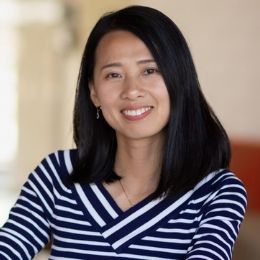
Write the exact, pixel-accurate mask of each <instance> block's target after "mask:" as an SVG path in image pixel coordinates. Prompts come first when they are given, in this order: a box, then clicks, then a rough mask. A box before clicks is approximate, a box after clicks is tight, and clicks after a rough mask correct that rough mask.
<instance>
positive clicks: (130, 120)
mask: <svg viewBox="0 0 260 260" xmlns="http://www.w3.org/2000/svg"><path fill="white" fill-rule="evenodd" d="M90 92H91V99H92V101H93V103H94V105H95V106H97V107H98V106H101V109H102V114H103V117H104V118H105V120H106V121H107V122H108V124H109V125H110V126H111V127H112V128H113V129H115V131H116V137H117V144H118V147H117V152H116V160H115V165H114V170H115V171H116V172H117V174H118V175H120V176H122V179H121V183H122V185H123V187H124V190H123V189H122V186H121V184H120V183H119V182H118V181H117V182H113V183H111V184H104V185H105V187H106V188H107V190H108V191H109V193H110V194H111V196H112V197H113V198H114V200H115V201H116V203H117V204H118V206H119V207H120V208H121V209H122V210H127V209H128V208H130V207H131V206H133V205H134V204H136V203H138V202H140V201H141V200H143V199H144V198H145V197H147V196H148V195H149V194H151V193H152V192H153V191H154V190H155V189H156V187H157V185H158V182H159V177H160V169H161V150H162V147H163V144H164V129H165V126H166V125H167V122H168V119H169V111H170V101H169V95H168V91H167V88H166V86H165V83H164V80H163V78H162V75H161V74H160V72H159V70H158V66H157V64H156V62H155V61H154V58H153V56H152V55H151V53H150V51H149V49H148V48H147V47H146V45H145V44H144V43H143V42H142V41H141V40H140V39H139V38H137V37H136V36H135V35H133V34H132V33H130V32H127V31H120V30H118V31H113V32H110V33H108V34H106V35H105V36H104V37H103V38H102V39H101V41H100V42H99V44H98V47H97V50H96V53H95V68H94V77H93V81H92V82H90ZM126 195H127V196H126Z"/></svg>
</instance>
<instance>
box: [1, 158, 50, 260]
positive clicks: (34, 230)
mask: <svg viewBox="0 0 260 260" xmlns="http://www.w3.org/2000/svg"><path fill="white" fill-rule="evenodd" d="M44 165H46V159H44V160H43V161H42V162H41V164H40V165H39V166H38V167H37V168H36V169H35V170H34V171H33V172H32V173H31V174H30V175H29V178H28V180H27V182H26V183H25V184H24V185H23V187H22V190H21V193H20V196H19V198H18V200H17V202H16V203H15V205H14V206H13V208H12V209H11V211H10V214H9V219H8V220H7V222H6V223H5V224H4V226H3V227H2V228H1V229H0V259H11V260H17V259H22V260H25V259H33V257H34V256H35V255H36V254H37V253H38V252H39V251H40V250H41V249H42V248H44V247H45V245H46V244H47V243H48V242H49V240H50V222H49V216H51V214H52V213H51V212H52V205H53V195H52V190H53V187H52V185H51V181H50V180H47V179H46V178H49V175H48V174H46V171H47V169H48V168H47V167H44ZM46 176H48V177H46Z"/></svg>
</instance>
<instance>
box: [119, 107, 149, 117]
mask: <svg viewBox="0 0 260 260" xmlns="http://www.w3.org/2000/svg"><path fill="white" fill-rule="evenodd" d="M150 109H151V107H142V108H139V109H135V110H130V109H129V110H123V111H122V112H123V114H124V115H127V116H140V115H142V114H143V113H145V112H146V111H148V110H150Z"/></svg>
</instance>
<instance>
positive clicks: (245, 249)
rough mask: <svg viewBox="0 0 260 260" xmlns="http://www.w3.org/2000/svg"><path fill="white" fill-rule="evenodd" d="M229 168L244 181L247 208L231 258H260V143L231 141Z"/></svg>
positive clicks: (234, 259) (242, 259)
mask: <svg viewBox="0 0 260 260" xmlns="http://www.w3.org/2000/svg"><path fill="white" fill-rule="evenodd" d="M230 168H231V170H232V171H234V172H235V173H236V174H237V175H238V177H239V178H240V179H241V180H242V181H243V182H244V184H245V187H246V189H247V194H248V208H247V213H246V217H245V220H244V222H243V223H242V226H241V230H240V234H239V237H238V241H237V243H236V246H235V251H234V257H233V260H244V259H250V260H259V259H260V187H259V184H260V175H259V169H260V143H258V144H256V143H247V142H242V141H235V140H234V141H233V142H232V162H231V167H230Z"/></svg>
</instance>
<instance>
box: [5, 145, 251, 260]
mask: <svg viewBox="0 0 260 260" xmlns="http://www.w3.org/2000/svg"><path fill="white" fill-rule="evenodd" d="M75 156H76V150H66V151H58V152H56V153H54V154H51V155H49V156H48V157H46V158H45V159H44V160H43V161H42V162H41V163H40V165H39V166H38V167H37V168H36V169H35V170H34V171H33V172H32V173H31V174H30V176H29V178H28V181H27V182H26V183H25V184H24V186H23V188H22V191H21V194H20V197H19V199H18V200H17V202H16V204H15V206H14V207H13V208H12V210H11V212H10V216H9V219H8V220H7V222H6V224H5V225H4V226H3V227H2V228H1V229H0V259H12V260H16V259H22V260H24V259H32V258H33V257H34V256H35V255H36V254H37V253H38V252H39V251H40V250H41V249H42V248H43V247H44V246H45V245H46V244H47V243H48V242H49V241H51V242H52V246H51V252H50V257H49V259H55V260H56V259H146V260H152V259H156V260H160V259H161V260H166V259H184V258H185V259H224V260H226V259H231V255H232V250H233V246H234V243H235V240H236V238H237V234H238V231H239V227H240V223H241V221H242V220H243V217H244V214H245V207H246V203H247V199H246V192H245V189H244V187H243V185H242V183H241V181H240V180H239V179H238V178H237V177H236V176H235V175H234V174H233V173H231V172H229V171H227V170H220V171H217V172H213V173H211V174H209V175H208V176H207V177H205V178H204V179H203V180H202V181H200V182H199V183H198V184H197V185H196V186H195V187H194V189H192V190H190V191H188V192H187V193H185V194H182V195H179V196H178V197H176V198H173V199H169V198H160V199H156V200H152V199H151V197H147V198H146V199H144V200H143V201H141V202H140V203H138V204H137V205H135V206H134V207H132V208H130V209H129V210H127V211H125V212H124V211H122V210H121V209H120V208H119V207H118V205H117V204H116V203H115V201H114V200H113V198H112V197H111V195H110V194H109V193H108V191H107V190H106V189H105V188H104V186H103V185H102V184H101V183H95V184H94V183H93V184H91V185H80V184H76V185H72V186H71V187H68V186H67V185H65V182H64V180H65V179H66V177H67V176H68V174H70V173H71V171H72V169H73V162H74V158H75Z"/></svg>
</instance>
